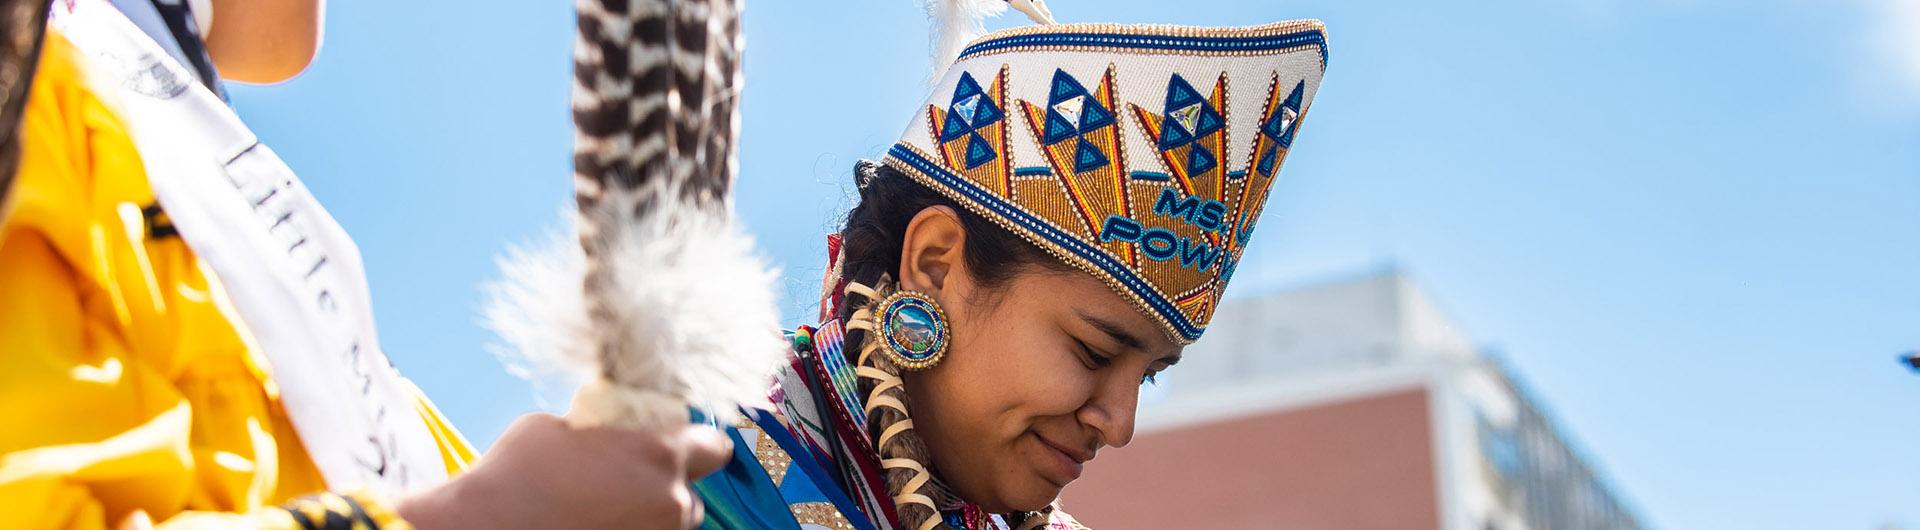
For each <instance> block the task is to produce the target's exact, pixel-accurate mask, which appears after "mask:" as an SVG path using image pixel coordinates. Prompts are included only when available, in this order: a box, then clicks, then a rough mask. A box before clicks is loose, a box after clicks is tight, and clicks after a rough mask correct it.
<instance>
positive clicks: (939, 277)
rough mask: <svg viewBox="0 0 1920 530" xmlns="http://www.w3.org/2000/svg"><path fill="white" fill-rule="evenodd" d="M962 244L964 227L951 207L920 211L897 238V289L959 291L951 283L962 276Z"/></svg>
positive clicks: (963, 244) (964, 272)
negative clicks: (898, 247) (898, 244)
mask: <svg viewBox="0 0 1920 530" xmlns="http://www.w3.org/2000/svg"><path fill="white" fill-rule="evenodd" d="M966 244H967V231H966V228H964V227H963V226H961V224H960V214H959V213H958V212H955V211H954V210H953V208H949V207H946V206H929V207H927V208H926V209H924V210H920V213H918V214H915V215H914V216H913V221H910V222H908V223H907V232H906V234H903V235H902V236H901V243H900V284H901V287H903V288H906V289H911V290H915V291H920V292H923V293H927V294H930V295H938V294H939V293H940V292H941V291H943V290H948V289H955V288H961V287H960V286H958V285H954V284H953V282H955V281H956V280H958V281H964V278H965V277H966V266H967V265H966V260H965V259H963V256H964V255H965V250H966ZM961 289H962V290H964V288H961ZM956 294H964V293H956Z"/></svg>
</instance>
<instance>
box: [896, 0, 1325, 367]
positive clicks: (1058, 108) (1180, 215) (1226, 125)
mask: <svg viewBox="0 0 1920 530" xmlns="http://www.w3.org/2000/svg"><path fill="white" fill-rule="evenodd" d="M1325 70H1326V32H1325V27H1324V26H1322V25H1321V23H1320V22H1319V21H1317V20H1299V21H1290V22H1280V23H1275V24H1268V25H1263V26H1252V27H1238V28H1195V27H1180V26H1164V25H1144V26H1136V25H1112V24H1069V25H1057V26H1033V27H1025V28H1017V29H1011V30H1005V31H1001V32H997V33H993V34H990V35H987V36H985V37H982V38H980V39H978V40H975V41H973V42H972V43H971V44H970V45H968V46H967V47H966V48H965V49H964V50H963V51H962V52H961V54H960V58H959V59H958V60H957V61H955V63H954V64H953V65H952V66H951V67H950V68H948V69H947V71H946V73H945V74H944V75H942V76H941V77H940V78H939V79H938V80H936V81H935V82H934V84H933V87H934V88H933V93H932V95H931V96H929V97H928V100H927V102H926V103H925V104H924V105H922V106H921V108H920V109H919V111H918V112H917V113H916V114H915V116H914V119H913V121H912V122H911V123H910V124H909V125H908V127H907V131H906V133H905V134H904V136H903V137H902V138H901V140H900V141H899V142H897V143H895V144H894V146H893V147H892V148H891V149H889V150H888V152H887V156H886V163H887V164H888V165H890V166H892V167H894V168H895V169H898V170H900V171H901V172H903V173H905V174H907V175H909V176H910V177H912V178H913V179H914V180H915V181H917V182H920V183H921V184H923V185H926V186H929V187H931V188H933V189H935V190H938V191H940V192H941V193H943V194H945V195H947V196H948V197H951V198H953V199H954V200H955V201H958V202H960V203H961V204H963V205H965V206H966V207H967V208H968V209H970V210H972V211H974V212H975V213H978V214H980V215H982V216H985V217H987V218H988V219H991V220H993V221H994V222H996V223H998V224H1000V225H1001V226H1003V227H1006V228H1007V229H1009V230H1012V231H1013V232H1014V233H1016V234H1019V235H1020V236H1021V237H1023V238H1025V239H1026V240H1027V241H1030V242H1032V243H1033V244H1035V245H1038V246H1040V247H1041V248H1043V249H1045V250H1046V251H1047V252H1048V253H1050V254H1052V255H1053V256H1055V257H1057V258H1059V259H1061V260H1063V261H1065V262H1067V263H1068V264H1070V265H1073V266H1074V267H1077V268H1079V269H1081V270H1085V271H1087V272H1089V273H1091V274H1093V275H1095V276H1096V277H1099V278H1101V279H1102V280H1104V281H1106V283H1107V284H1109V285H1110V286H1112V287H1113V288H1114V290H1115V291H1117V292H1119V293H1120V294H1121V296H1123V297H1125V298H1127V299H1129V300H1131V301H1132V302H1134V304H1136V305H1137V306H1138V307H1139V308H1140V310H1141V311H1143V312H1145V313H1146V314H1147V315H1148V316H1150V317H1152V318H1153V319H1154V320H1155V321H1157V322H1159V323H1160V324H1161V326H1162V331H1163V332H1165V333H1166V334H1167V336H1168V337H1169V338H1171V339H1173V340H1174V342H1176V343H1179V344H1188V343H1191V342H1193V341H1194V340H1196V339H1199V338H1200V334H1201V333H1202V332H1204V331H1205V330H1206V327H1207V322H1208V321H1209V320H1211V319H1212V317H1213V311H1214V308H1215V307H1216V306H1217V304H1218V302H1219V300H1220V296H1221V293H1222V292H1223V291H1224V290H1225V287H1226V284H1227V281H1228V280H1229V279H1231V278H1232V277H1233V271H1234V268H1235V266H1236V265H1237V264H1238V263H1239V261H1240V257H1241V256H1242V255H1243V254H1244V253H1245V251H1246V246H1247V240H1248V238H1249V237H1251V236H1252V234H1253V228H1254V224H1255V223H1256V221H1257V220H1258V219H1259V218H1260V212H1261V209H1262V207H1263V206H1265V204H1266V202H1267V195H1268V192H1269V190H1270V189H1271V188H1272V186H1273V182H1274V178H1275V177H1276V176H1277V175H1278V173H1279V171H1280V165H1281V163H1282V162H1283V161H1284V160H1286V156H1287V152H1288V151H1289V150H1290V149H1291V148H1292V147H1293V141H1294V137H1295V135H1296V134H1297V132H1298V130H1299V127H1300V122H1301V120H1302V118H1304V117H1305V116H1306V112H1307V108H1308V106H1309V105H1310V104H1311V103H1312V101H1313V95H1314V92H1315V91H1316V90H1318V89H1319V88H1320V77H1321V74H1322V73H1323V72H1324V71H1325Z"/></svg>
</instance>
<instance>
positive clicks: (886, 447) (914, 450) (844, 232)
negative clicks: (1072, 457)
mask: <svg viewBox="0 0 1920 530" xmlns="http://www.w3.org/2000/svg"><path fill="white" fill-rule="evenodd" d="M854 179H855V183H856V184H857V185H858V186H859V188H860V203H859V204H858V205H856V206H854V207H853V210H852V211H849V212H847V220H846V224H845V225H844V226H843V227H842V228H841V231H840V237H841V238H842V239H841V241H842V243H841V245H842V246H841V253H842V257H841V262H840V275H841V279H843V280H845V281H848V282H853V283H859V284H862V285H867V286H871V287H875V288H884V287H886V286H881V285H879V284H880V283H881V280H882V278H896V277H897V276H898V272H897V271H899V270H900V254H901V249H902V247H903V246H904V244H905V241H904V239H905V236H906V231H907V225H908V224H909V223H911V222H912V221H913V218H914V216H917V215H919V214H920V212H922V211H924V210H926V209H927V208H931V207H935V206H946V207H949V208H952V209H953V210H954V211H955V212H957V213H958V215H959V218H960V227H961V229H962V230H965V231H966V238H967V239H966V245H965V246H964V247H963V249H964V250H963V251H962V255H961V259H964V260H966V264H967V272H968V274H969V276H970V279H972V280H973V281H974V282H975V283H976V284H978V285H980V286H981V287H982V289H983V291H985V292H986V293H988V295H989V296H993V295H995V293H997V289H998V288H1000V287H1004V286H1005V285H1006V283H1007V282H1008V281H1009V280H1011V279H1012V278H1013V276H1014V275H1015V274H1018V273H1021V272H1023V271H1025V270H1031V269H1032V268H1034V267H1041V268H1044V269H1046V270H1072V268H1071V267H1069V266H1068V265H1067V264H1065V263H1062V262H1060V261H1059V260H1056V259H1053V258H1052V257H1051V256H1048V255H1047V254H1046V252H1045V251H1043V250H1041V249H1040V248H1039V247H1036V246H1034V245H1032V244H1030V243H1028V242H1027V241H1026V240H1024V239H1021V238H1020V236H1018V235H1015V234H1014V233H1012V232H1009V231H1008V230H1007V229H1006V228H1003V227H1001V226H999V225H996V224H994V223H993V221H990V220H987V219H986V218H984V217H981V216H980V214H977V213H974V212H973V211H971V210H968V209H966V208H965V207H963V206H961V205H960V204H959V203H957V202H955V201H954V200H952V199H949V198H947V197H946V196H945V195H941V194H940V193H939V192H937V191H934V190H933V189H931V188H928V187H927V186H925V185H922V184H920V183H918V182H915V181H913V180H912V178H910V177H908V176H907V175H905V174H903V173H901V172H900V171H899V170H896V169H894V168H891V167H888V166H885V165H882V164H879V163H876V162H869V161H861V162H859V163H858V164H856V165H855V166H854ZM856 298H860V295H857V294H852V293H849V294H848V295H847V299H846V300H845V302H844V303H842V304H841V305H840V307H839V309H838V312H839V314H838V315H836V316H838V317H839V319H840V320H841V321H843V322H844V321H846V320H847V319H848V318H850V317H851V316H852V315H853V313H854V312H855V311H856V310H857V308H858V307H860V306H863V305H866V304H868V303H871V302H873V301H872V300H865V299H858V300H856ZM866 339H867V337H866V332H865V331H861V330H849V331H848V332H847V335H846V343H845V348H846V351H849V352H856V351H864V350H863V348H864V347H865V341H866ZM864 357H865V359H864V360H863V361H861V362H864V363H866V364H868V365H871V366H873V367H875V368H878V369H879V370H881V371H882V372H885V373H886V374H887V375H888V376H889V379H891V380H893V381H896V382H898V381H902V380H901V379H900V378H901V375H902V374H901V371H900V369H899V367H897V366H894V365H893V363H892V362H890V361H888V360H887V359H886V356H884V355H871V356H864ZM859 380H860V382H859V388H860V395H861V396H862V397H863V398H864V399H863V400H862V401H863V402H871V401H872V400H874V399H878V398H879V396H891V397H892V398H893V399H897V400H899V401H900V403H903V404H905V406H906V407H907V408H912V406H913V405H912V404H911V403H910V402H909V400H908V398H907V394H906V392H905V391H904V388H903V386H901V385H898V384H895V385H891V386H887V387H885V388H884V389H883V390H882V391H881V392H879V393H875V392H874V390H875V389H876V388H880V387H881V384H880V383H879V381H878V380H876V379H873V378H869V377H865V376H862V377H861V378H859ZM908 421H910V420H909V418H908V415H907V412H906V410H902V409H895V408H893V407H890V406H886V407H876V408H874V409H872V413H871V414H869V415H868V418H867V425H865V426H864V427H866V429H867V434H868V436H870V437H871V439H873V440H875V441H876V443H878V444H879V445H881V446H880V447H875V448H874V449H875V450H876V451H877V452H878V453H879V454H880V457H881V458H883V459H901V458H904V459H909V460H912V461H913V462H917V463H919V464H920V465H921V466H923V467H925V468H927V472H928V473H931V472H932V471H933V466H932V458H931V454H930V453H929V452H928V451H927V447H926V442H925V441H924V440H922V439H921V438H920V435H919V433H918V432H916V431H915V430H914V429H912V428H907V429H906V430H903V431H900V432H899V433H898V434H897V435H895V436H894V437H893V438H891V439H889V440H882V439H881V438H880V435H881V433H883V432H885V431H886V430H887V428H888V427H889V426H893V425H896V424H900V423H902V422H908ZM909 425H911V423H909ZM885 474H886V482H887V484H886V485H887V495H888V496H890V497H894V498H896V499H898V498H901V496H902V495H909V496H913V495H925V496H927V497H929V498H932V499H934V502H935V503H940V504H945V503H946V502H949V501H953V500H956V499H943V498H941V497H942V496H943V494H942V493H941V492H939V491H936V488H933V487H932V485H931V483H923V484H921V485H920V486H919V487H918V488H917V491H903V490H904V489H906V486H907V485H908V484H909V483H911V482H912V481H913V479H914V477H915V476H916V475H918V474H919V473H916V472H914V471H912V470H909V469H889V470H887V471H886V473H885ZM895 508H896V511H897V512H896V513H897V514H898V515H899V517H900V521H899V522H900V524H901V527H902V528H907V529H919V528H938V527H941V526H943V525H942V524H941V523H940V514H939V513H937V512H935V511H933V510H929V509H927V508H926V507H925V506H922V505H919V504H911V503H908V504H899V503H896V506H895ZM1044 517H1045V512H1044V511H1043V512H1033V513H1027V514H1022V515H1021V517H1020V518H1016V519H1014V520H1015V521H1023V522H1024V524H1021V525H1020V527H1021V528H1029V527H1031V526H1033V525H1032V524H1031V523H1033V522H1034V521H1036V520H1043V518H1044Z"/></svg>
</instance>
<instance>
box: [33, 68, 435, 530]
mask: <svg viewBox="0 0 1920 530" xmlns="http://www.w3.org/2000/svg"><path fill="white" fill-rule="evenodd" d="M75 57H76V55H75V51H74V49H73V48H72V46H71V44H69V43H67V42H66V41H65V40H64V38H63V37H61V36H60V35H59V33H58V32H57V31H49V34H48V36H47V43H46V46H45V48H44V51H43V54H42V58H41V65H40V67H39V73H38V74H37V75H36V78H35V80H34V85H33V87H32V91H31V94H30V96H29V99H28V104H27V108H26V111H25V114H24V119H23V124H22V127H23V132H24V134H23V141H22V145H21V148H22V153H21V165H20V168H19V172H18V173H17V177H16V179H17V180H16V181H15V182H14V183H13V189H12V191H11V192H10V193H11V197H10V199H9V200H10V201H11V202H12V205H11V207H10V209H9V210H8V211H7V212H5V214H4V215H6V217H5V218H3V219H0V425H4V426H6V428H0V528H9V529H10V528H34V529H102V528H113V527H117V526H118V525H119V524H120V523H121V522H122V521H126V520H127V519H128V517H129V516H131V515H133V514H136V513H139V514H144V515H145V516H146V517H148V518H150V519H151V520H152V521H155V522H156V523H158V525H157V526H158V527H159V528H167V529H175V530H178V529H193V528H288V529H297V528H305V527H306V525H303V524H301V523H302V522H303V521H302V520H301V519H299V516H298V515H297V514H300V513H307V514H308V515H312V516H320V515H324V513H332V512H316V511H314V510H315V509H316V508H315V507H316V506H317V507H323V508H340V507H343V506H345V507H348V508H355V509H357V510H360V511H359V512H352V511H347V512H340V513H363V514H365V515H366V516H367V517H368V518H369V520H374V521H379V522H380V524H379V526H380V527H382V528H404V525H405V523H404V522H401V521H398V520H397V519H396V518H394V517H393V516H392V514H391V512H390V510H389V509H388V506H390V503H389V502H383V500H381V499H373V498H370V497H367V496H364V495H334V494H326V493H319V495H318V496H307V495H309V494H315V493H317V492H324V491H325V489H326V488H325V483H324V481H323V480H322V479H321V476H320V474H319V471H318V470H317V469H316V468H315V467H314V465H313V463H312V460H311V459H309V458H308V457H307V454H306V452H305V449H304V448H303V447H302V446H301V444H300V441H299V438H298V436H296V435H295V433H294V432H293V430H292V424H291V423H290V422H289V421H288V420H287V417H286V414H285V411H284V410H282V409H281V407H280V404H279V402H278V396H277V395H275V393H274V390H273V386H272V384H271V378H270V377H269V376H268V373H267V365H266V363H265V362H264V360H263V359H261V358H259V356H258V355H257V353H256V352H254V351H253V350H252V349H251V348H250V347H249V346H248V344H247V342H246V341H245V340H244V339H243V338H242V337H241V335H240V333H241V332H240V331H239V330H238V329H237V328H236V326H234V324H233V323H232V322H231V321H230V320H228V317H227V316H226V315H225V314H224V313H223V312H222V311H221V309H220V307H219V303H220V300H219V291H218V289H217V287H216V286H215V285H213V283H214V280H213V278H214V275H213V274H212V273H211V271H208V270H206V269H205V267H204V265H203V264H201V263H200V262H199V261H198V260H197V259H196V258H195V257H194V256H193V254H192V251H191V250H190V249H189V248H188V247H187V246H186V244H185V243H184V242H183V241H181V240H180V238H179V237H178V235H177V234H173V233H172V227H171V226H170V225H169V223H168V221H167V219H166V217H165V214H164V212H161V211H160V210H159V209H158V207H157V206H155V204H156V203H155V201H154V199H153V194H152V191H151V190H150V189H149V188H148V187H147V181H146V174H145V171H144V169H143V166H142V165H141V163H140V159H139V156H138V152H137V151H136V150H135V149H134V147H133V145H132V143H131V140H130V139H129V137H128V136H127V133H126V131H125V129H124V127H123V126H122V124H121V123H120V122H119V121H118V118H117V117H115V116H114V114H113V113H112V112H111V111H110V110H109V109H108V108H107V106H106V105H104V104H103V103H102V102H101V101H100V100H98V99H97V98H96V97H95V96H94V95H93V94H91V93H90V92H88V91H87V89H86V87H85V83H84V82H83V81H84V79H83V78H82V72H81V70H80V68H79V65H78V63H77V61H76V60H75ZM416 392H417V389H416ZM420 412H421V417H422V419H423V420H424V421H426V422H427V423H428V425H429V426H430V428H431V429H432V431H433V432H434V434H435V436H436V437H437V438H439V439H440V441H441V445H442V453H443V456H445V457H446V460H447V465H448V469H449V471H450V472H459V471H462V470H464V469H465V466H466V464H467V463H468V462H471V461H472V460H473V449H472V447H471V446H470V445H468V444H467V443H466V441H465V440H464V439H461V438H460V435H459V433H458V432H456V431H454V430H453V428H452V427H451V425H449V424H448V423H447V422H446V421H445V419H444V418H442V417H440V415H439V413H438V411H435V410H433V408H432V404H431V403H430V402H428V401H426V399H425V398H424V397H421V398H420ZM303 496H307V497H303ZM303 510H305V512H303ZM319 521H320V522H325V521H326V518H325V517H321V519H320V520H319ZM305 522H308V523H311V522H314V521H312V520H308V521H305ZM349 522H351V521H350V520H349ZM319 528H324V526H321V527H319Z"/></svg>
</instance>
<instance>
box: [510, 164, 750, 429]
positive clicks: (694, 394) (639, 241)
mask: <svg viewBox="0 0 1920 530" xmlns="http://www.w3.org/2000/svg"><path fill="white" fill-rule="evenodd" d="M666 182H669V181H668V180H666V179H660V180H655V181H652V182H649V183H648V184H646V185H643V186H642V187H641V188H640V189H637V190H632V192H630V193H617V194H608V195H607V196H605V197H604V198H603V200H606V201H613V202H615V204H612V205H610V206H614V207H610V208H600V209H596V210H594V211H598V212H637V213H636V215H634V216H629V217H622V218H618V219H596V220H595V223H594V224H595V225H596V226H599V227H601V229H602V230H607V231H611V232H613V233H607V234H601V236H603V237H598V238H596V240H597V241H606V242H609V243H610V244H611V246H612V248H608V249H603V253H602V254H601V255H602V256H604V257H605V260H606V262H607V263H608V266H610V267H612V270H611V274H612V276H611V278H612V281H611V282H610V286H611V288H610V289H607V291H610V292H604V293H586V292H584V291H583V289H582V282H583V278H584V275H585V260H584V255H583V253H582V251H581V249H580V247H579V245H578V244H576V243H575V242H576V241H578V239H576V238H572V237H568V238H555V241H553V242H552V243H550V244H547V245H543V246H541V248H537V249H533V250H528V249H524V248H520V249H513V250H511V251H509V253H508V255H507V256H505V257H503V258H502V259H501V260H500V266H501V272H502V275H503V278H502V279H501V280H500V281H498V282H495V283H494V284H492V285H490V286H489V289H488V291H489V294H490V295H491V296H490V298H491V300H490V302H489V305H488V307H487V309H486V312H485V315H486V321H487V324H488V325H489V327H491V328H492V329H493V330H494V331H495V332H496V333H497V334H498V335H499V336H500V338H501V339H502V340H503V341H504V342H505V343H506V344H505V345H504V346H506V348H505V351H504V354H505V355H504V356H505V357H506V358H508V359H509V360H510V361H511V360H518V361H524V362H525V364H526V365H527V366H528V367H531V368H534V369H537V370H541V371H560V372H563V373H569V374H573V375H576V376H578V377H580V380H583V381H585V385H584V386H583V387H582V388H581V389H580V393H579V394H578V395H577V396H576V398H575V400H574V406H575V409H574V410H572V411H570V412H569V413H568V418H569V419H570V420H572V421H579V422H582V423H585V424H593V425H615V426H628V427H646V426H660V425H670V424H673V423H675V422H678V423H685V422H686V421H687V413H686V409H685V407H686V406H687V405H689V404H690V405H693V406H694V407H696V408H699V409H701V410H702V411H705V412H707V413H709V414H711V415H713V416H714V417H715V418H716V419H718V420H720V421H722V422H730V421H732V420H733V419H734V418H737V410H736V408H735V407H737V406H741V405H745V406H765V405H766V403H767V390H768V388H769V385H770V384H771V378H772V374H773V371H774V369H775V368H777V367H778V365H779V363H780V361H781V360H782V359H784V358H785V355H786V353H785V351H786V350H785V348H786V346H785V344H784V342H783V341H782V340H781V338H780V329H781V328H780V321H779V314H778V311H777V310H776V309H775V300H774V299H773V292H774V291H773V284H774V282H775V281H776V279H777V277H778V274H777V273H776V272H775V271H774V270H772V269H771V268H770V267H768V266H767V264H766V262H765V261H763V260H762V259H761V258H759V257H758V256H757V255H756V254H755V253H754V250H753V241H752V239H751V238H750V237H749V236H747V235H746V234H745V233H743V232H742V231H741V230H740V229H739V228H738V227H737V226H736V225H735V224H734V222H733V220H732V218H731V215H730V214H728V213H727V212H726V211H725V210H726V209H725V208H724V207H715V208H711V209H707V208H698V207H695V206H692V205H689V204H688V203H684V202H681V201H680V200H678V197H679V192H678V190H675V189H668V187H669V186H670V185H669V184H665V183H666ZM642 203H644V204H646V205H647V206H646V207H644V208H637V207H636V206H638V205H639V204H642ZM592 304H605V311H604V312H603V313H602V315H603V316H604V317H606V318H607V320H608V322H603V323H595V322H593V321H592V320H593V317H592V316H590V315H591V314H592V311H591V308H592V307H593V305H592ZM608 398H612V399H608Z"/></svg>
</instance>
